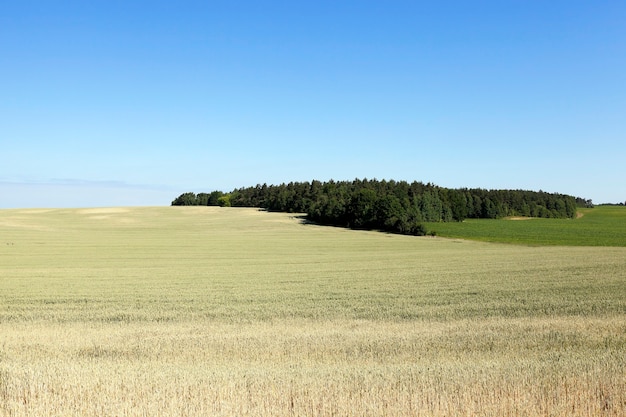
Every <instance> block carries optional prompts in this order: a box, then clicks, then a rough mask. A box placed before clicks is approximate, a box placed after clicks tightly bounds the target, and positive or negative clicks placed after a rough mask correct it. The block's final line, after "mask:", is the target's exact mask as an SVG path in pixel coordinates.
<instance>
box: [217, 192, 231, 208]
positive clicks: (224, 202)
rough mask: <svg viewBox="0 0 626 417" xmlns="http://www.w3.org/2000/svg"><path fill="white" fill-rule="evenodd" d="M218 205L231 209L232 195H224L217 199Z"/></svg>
mask: <svg viewBox="0 0 626 417" xmlns="http://www.w3.org/2000/svg"><path fill="white" fill-rule="evenodd" d="M217 204H218V205H219V206H220V207H230V206H231V202H230V194H224V195H222V196H220V197H218V198H217Z"/></svg>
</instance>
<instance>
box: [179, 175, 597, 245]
mask: <svg viewBox="0 0 626 417" xmlns="http://www.w3.org/2000/svg"><path fill="white" fill-rule="evenodd" d="M172 205H173V206H198V205H200V206H224V207H258V208H262V209H266V210H268V211H280V212H292V213H306V216H307V219H308V220H309V221H311V222H315V223H319V224H324V225H333V226H341V227H348V228H352V229H368V230H381V231H386V232H392V233H400V234H409V235H425V234H427V233H428V231H427V230H426V228H425V226H424V224H423V223H424V222H450V221H463V220H464V219H466V218H484V219H496V218H502V217H507V216H524V217H543V218H574V217H575V216H576V208H577V207H589V206H592V203H591V200H585V199H582V198H579V197H573V196H569V195H565V194H557V193H547V192H544V191H525V190H486V189H480V188H475V189H467V188H462V189H451V188H444V187H439V186H437V185H434V184H431V183H428V184H424V183H422V182H417V181H414V182H412V183H408V182H406V181H394V180H375V179H374V180H368V179H355V180H353V181H333V180H330V181H327V182H321V181H317V180H313V181H311V182H308V181H305V182H290V183H288V184H284V183H283V184H280V185H267V184H262V185H260V184H259V185H256V186H254V187H244V188H239V189H235V190H233V191H231V192H228V193H224V192H221V191H213V192H210V193H198V194H195V193H193V192H187V193H183V194H181V195H180V196H178V197H177V198H176V199H175V200H174V201H172Z"/></svg>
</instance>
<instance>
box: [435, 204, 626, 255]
mask: <svg viewBox="0 0 626 417" xmlns="http://www.w3.org/2000/svg"><path fill="white" fill-rule="evenodd" d="M427 227H428V229H429V230H431V231H434V232H436V233H437V234H439V235H441V236H447V237H456V238H463V239H473V240H480V241H485V242H502V243H515V244H522V245H568V246H626V207H623V206H598V207H594V208H579V209H578V218H576V219H539V218H528V217H517V218H504V219H498V220H493V219H466V220H464V221H463V222H447V223H444V222H437V223H434V222H431V223H428V224H427Z"/></svg>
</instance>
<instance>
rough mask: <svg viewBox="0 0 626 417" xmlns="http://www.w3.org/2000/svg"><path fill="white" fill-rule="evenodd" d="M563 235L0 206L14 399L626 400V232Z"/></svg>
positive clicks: (549, 408) (5, 392)
mask: <svg viewBox="0 0 626 417" xmlns="http://www.w3.org/2000/svg"><path fill="white" fill-rule="evenodd" d="M597 209H599V208H597ZM597 209H593V210H594V211H589V212H585V216H583V217H582V219H579V220H572V221H570V222H571V223H572V224H576V222H581V221H587V222H589V221H591V220H593V219H594V215H595V213H602V211H601V210H598V211H595V210H597ZM616 216H617V217H619V214H616ZM585 219H587V220H585ZM596 221H597V222H599V223H601V224H604V223H605V222H608V220H606V219H599V220H596ZM503 222H504V221H503ZM531 222H535V220H528V221H519V222H514V221H509V222H508V223H511V224H518V223H519V224H522V223H531ZM617 222H618V223H619V221H617ZM495 223H496V222H494V224H495ZM508 223H507V224H508ZM537 223H539V221H537ZM463 224H464V223H463ZM468 224H471V222H468ZM546 224H547V223H546ZM579 224H583V223H579ZM559 230H561V229H559ZM441 234H442V235H443V232H442V233H441ZM621 238H622V239H623V235H622V236H621ZM554 239H555V238H548V241H549V242H551V245H550V246H536V245H537V244H539V243H540V242H532V244H531V245H528V244H527V243H528V242H524V243H525V244H524V245H512V244H510V243H508V244H499V243H485V242H477V241H469V240H461V239H456V238H440V237H436V238H432V237H411V236H401V235H390V234H384V233H378V232H368V231H353V230H347V229H342V228H333V227H322V226H315V225H307V224H304V223H302V222H301V221H300V219H298V218H296V217H293V216H292V215H289V214H284V213H267V212H263V211H258V210H255V209H234V208H232V209H229V208H217V207H162V208H111V209H77V210H69V209H63V210H35V209H33V210H1V211H0V416H32V415H38V416H56V415H63V416H85V415H94V416H95V415H98V416H136V415H161V416H192V415H194V416H195V415H217V416H230V415H239V416H260V415H271V416H299V415H319V416H331V415H334V416H352V415H358V416H410V415H428V416H449V415H468V416H469V415H472V416H473V415H483V416H503V415H508V416H535V415H536V416H546V415H547V416H590V415H593V416H623V415H625V414H626V248H624V247H621V246H623V245H614V246H597V245H595V246H590V247H587V246H585V247H583V246H556V245H554ZM615 239H617V240H619V237H617V238H613V240H615ZM508 242H510V240H509V241H508Z"/></svg>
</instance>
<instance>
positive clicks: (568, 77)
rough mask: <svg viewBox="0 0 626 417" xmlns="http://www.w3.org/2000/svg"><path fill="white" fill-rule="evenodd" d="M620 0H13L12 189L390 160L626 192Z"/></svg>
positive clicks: (150, 198) (615, 194)
mask: <svg viewBox="0 0 626 417" xmlns="http://www.w3.org/2000/svg"><path fill="white" fill-rule="evenodd" d="M625 22H626V2H624V1H622V0H616V1H602V0H600V1H576V0H573V1H572V0H568V1H561V0H551V1H543V0H541V1H540V0H537V1H533V0H518V1H506V0H499V1H449V2H434V1H428V2H426V1H424V2H420V1H384V2H383V1H377V2H370V1H312V2H301V1H267V2H261V1H237V2H235V1H180V2H178V1H177V2H174V1H167V2H163V1H132V0H129V1H115V0H107V1H82V0H81V1H28V0H25V1H3V2H1V3H0V208H8V207H85V206H119V205H168V204H169V203H170V202H171V200H173V199H174V198H175V197H176V196H178V195H179V194H181V193H182V192H185V191H194V192H204V191H212V190H223V191H229V190H231V189H233V188H236V187H243V186H252V185H256V184H258V183H268V184H279V183H282V182H290V181H307V180H312V179H319V180H322V181H325V180H329V179H335V180H352V179H354V178H364V177H366V178H377V179H395V180H406V181H414V180H417V181H423V182H432V183H435V184H437V185H441V186H444V187H452V188H457V187H470V188H474V187H479V188H507V189H529V190H539V189H541V190H544V191H548V192H559V193H566V194H572V195H575V196H580V197H585V198H590V199H593V201H594V202H595V203H604V202H623V201H625V200H626V161H625V157H626V24H625Z"/></svg>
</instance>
